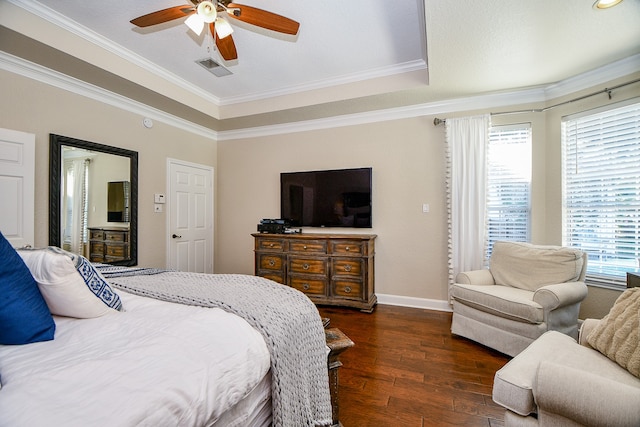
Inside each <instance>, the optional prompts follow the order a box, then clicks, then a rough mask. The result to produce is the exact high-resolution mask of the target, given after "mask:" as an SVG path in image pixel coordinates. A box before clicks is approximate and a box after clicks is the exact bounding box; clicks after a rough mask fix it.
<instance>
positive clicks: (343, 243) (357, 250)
mask: <svg viewBox="0 0 640 427" xmlns="http://www.w3.org/2000/svg"><path fill="white" fill-rule="evenodd" d="M331 253H332V254H334V255H351V256H359V255H362V253H363V244H362V242H358V241H355V240H354V241H349V240H340V241H332V242H331Z"/></svg>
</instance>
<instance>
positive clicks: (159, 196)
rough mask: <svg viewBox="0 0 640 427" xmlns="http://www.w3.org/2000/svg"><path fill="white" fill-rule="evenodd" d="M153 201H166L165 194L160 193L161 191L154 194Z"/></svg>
mask: <svg viewBox="0 0 640 427" xmlns="http://www.w3.org/2000/svg"><path fill="white" fill-rule="evenodd" d="M153 201H154V202H155V203H164V194H159V193H156V194H154V195H153Z"/></svg>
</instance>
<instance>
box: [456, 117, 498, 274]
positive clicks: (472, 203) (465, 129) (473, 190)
mask: <svg viewBox="0 0 640 427" xmlns="http://www.w3.org/2000/svg"><path fill="white" fill-rule="evenodd" d="M490 126H491V118H490V116H489V115H488V114H485V115H482V116H474V117H462V118H453V119H447V120H446V123H445V128H446V136H445V138H446V143H447V204H448V212H449V223H448V226H449V242H448V244H449V287H451V285H452V284H453V283H454V280H455V277H456V274H458V273H459V272H461V271H469V270H477V269H480V268H482V267H483V265H484V254H485V245H486V238H485V237H486V221H487V214H486V193H487V191H486V190H487V146H488V141H489V127H490Z"/></svg>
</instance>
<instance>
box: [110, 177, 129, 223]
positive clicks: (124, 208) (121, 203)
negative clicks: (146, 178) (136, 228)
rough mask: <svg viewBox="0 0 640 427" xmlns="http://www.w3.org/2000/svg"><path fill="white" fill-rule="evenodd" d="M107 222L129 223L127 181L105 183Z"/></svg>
mask: <svg viewBox="0 0 640 427" xmlns="http://www.w3.org/2000/svg"><path fill="white" fill-rule="evenodd" d="M107 221H109V222H129V181H115V182H113V181H112V182H108V183H107Z"/></svg>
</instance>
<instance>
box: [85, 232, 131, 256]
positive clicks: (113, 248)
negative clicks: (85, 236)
mask: <svg viewBox="0 0 640 427" xmlns="http://www.w3.org/2000/svg"><path fill="white" fill-rule="evenodd" d="M88 230H89V261H91V262H107V263H108V262H114V261H123V260H127V259H129V244H130V243H129V242H130V241H131V239H130V237H129V236H130V234H129V229H128V228H126V227H89V228H88Z"/></svg>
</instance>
